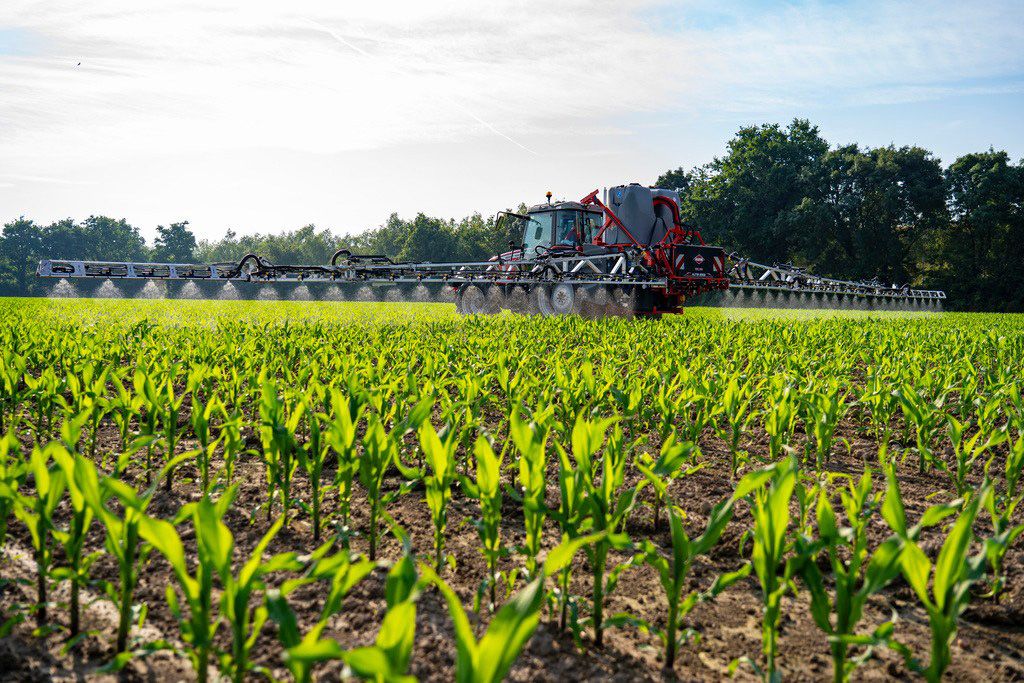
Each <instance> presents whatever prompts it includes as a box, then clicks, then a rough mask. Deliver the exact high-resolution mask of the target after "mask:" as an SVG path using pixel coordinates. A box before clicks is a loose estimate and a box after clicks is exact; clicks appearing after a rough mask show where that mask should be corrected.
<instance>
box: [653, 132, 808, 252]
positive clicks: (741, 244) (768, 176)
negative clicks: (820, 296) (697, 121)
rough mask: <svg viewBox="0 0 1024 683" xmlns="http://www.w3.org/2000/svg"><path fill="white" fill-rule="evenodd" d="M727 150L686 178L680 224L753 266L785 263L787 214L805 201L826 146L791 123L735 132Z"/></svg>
mask: <svg viewBox="0 0 1024 683" xmlns="http://www.w3.org/2000/svg"><path fill="white" fill-rule="evenodd" d="M728 149H729V151H728V154H726V155H725V156H724V157H722V158H718V157H716V158H715V159H714V161H712V162H711V163H709V164H707V165H705V166H702V167H700V168H697V169H694V171H693V172H692V173H691V174H689V185H688V187H689V191H688V192H687V194H686V195H685V198H684V199H683V206H682V207H681V208H682V214H683V218H684V220H688V221H690V222H693V223H696V224H697V226H698V227H699V228H700V229H701V230H702V232H703V233H704V237H705V239H708V240H709V241H710V242H713V243H718V244H722V245H726V246H727V247H728V248H729V249H735V250H738V251H739V252H741V253H742V254H744V255H745V256H748V257H750V258H753V259H755V260H758V261H761V262H765V261H767V262H768V263H771V262H773V261H787V260H789V259H790V258H791V255H792V253H793V251H794V249H793V247H794V246H795V245H796V244H798V243H799V241H800V240H799V238H798V236H797V235H795V234H794V231H793V228H794V226H793V210H794V209H795V208H796V207H797V206H798V205H799V204H800V203H801V202H802V201H803V199H804V197H806V196H808V194H809V190H810V188H809V186H808V180H809V177H810V171H811V170H812V169H813V168H814V167H815V166H816V164H818V163H819V161H820V160H821V158H822V157H823V156H825V154H826V153H827V152H828V143H827V142H826V141H825V140H824V139H822V137H821V136H820V135H819V134H818V128H817V127H816V126H812V125H811V124H810V123H809V122H808V121H806V120H804V119H794V120H793V122H792V123H791V124H790V125H789V127H788V128H783V127H781V126H780V125H779V124H770V125H769V124H765V125H761V126H747V127H744V128H741V129H740V130H739V132H738V133H736V136H735V137H734V138H733V139H732V140H730V141H729V143H728ZM677 173H678V171H673V172H670V173H667V174H666V176H663V177H664V178H666V180H669V179H671V178H673V177H677V176H675V175H674V174H677ZM661 180H662V178H659V183H660V182H661Z"/></svg>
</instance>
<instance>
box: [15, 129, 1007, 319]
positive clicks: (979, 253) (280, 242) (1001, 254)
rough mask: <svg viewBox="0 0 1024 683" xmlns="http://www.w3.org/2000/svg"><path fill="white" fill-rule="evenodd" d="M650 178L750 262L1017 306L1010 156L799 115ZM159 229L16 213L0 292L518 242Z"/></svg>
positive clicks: (463, 229) (312, 230)
mask: <svg viewBox="0 0 1024 683" xmlns="http://www.w3.org/2000/svg"><path fill="white" fill-rule="evenodd" d="M617 180H621V181H627V180H629V179H617ZM654 185H655V186H657V187H664V188H669V189H674V190H678V191H679V193H680V196H681V199H682V206H681V207H680V209H681V212H682V216H683V218H684V219H685V220H686V221H687V222H689V223H694V224H696V225H697V226H698V227H699V228H700V230H701V232H702V234H703V236H704V239H705V240H706V241H707V242H708V243H709V244H719V245H721V246H723V247H725V248H726V250H727V251H730V252H731V251H736V252H738V253H740V254H742V255H743V256H746V257H749V258H751V259H753V260H755V261H759V262H762V263H773V262H792V263H795V264H797V265H800V266H806V267H808V268H809V269H810V270H811V271H812V272H815V273H819V274H821V275H827V276H832V277H839V278H846V279H861V278H872V277H879V278H880V279H882V280H883V281H886V282H887V283H891V284H911V285H913V286H915V287H927V288H940V289H944V290H946V292H947V294H948V296H949V301H948V304H949V307H950V308H958V309H964V310H993V311H1024V281H1022V280H1020V279H1019V278H1017V277H1015V271H1016V266H1017V264H1019V263H1021V262H1022V260H1024V161H1018V162H1017V163H1016V164H1014V163H1013V161H1012V160H1011V159H1010V157H1009V155H1008V154H1007V153H1006V152H1003V151H996V150H993V149H989V150H988V151H986V152H976V153H970V154H965V155H963V156H961V157H960V158H959V159H956V160H955V161H953V163H951V164H950V165H949V166H947V167H945V168H944V167H943V165H942V163H941V161H940V160H939V159H937V158H935V156H934V155H933V154H932V153H931V152H929V151H928V150H926V149H922V148H921V147H916V146H902V147H897V146H895V145H889V146H887V147H877V148H870V147H863V146H861V145H858V144H855V143H850V144H843V145H838V146H832V145H830V144H829V143H828V142H827V141H826V140H825V139H824V138H823V137H822V136H821V133H820V131H819V130H818V128H817V127H816V126H814V125H812V124H811V123H810V122H809V121H807V120H804V119H794V120H793V121H792V122H791V123H790V124H789V125H787V126H782V125H780V124H764V125H759V126H744V127H742V128H740V129H739V131H737V133H736V135H735V136H733V138H732V139H730V140H729V141H728V143H727V146H726V153H725V154H724V156H722V157H716V158H714V159H712V160H711V161H710V162H708V163H706V164H704V165H702V166H697V167H695V168H692V169H690V170H685V169H684V168H682V167H678V168H675V169H670V170H668V171H666V172H665V173H663V174H662V175H661V176H659V177H658V178H657V180H656V181H655V183H654ZM524 209H525V207H520V211H522V210H524ZM156 232H157V236H156V239H155V240H154V243H153V245H152V246H151V247H150V246H147V245H146V243H145V240H144V239H143V238H142V235H141V234H140V232H139V229H138V228H137V227H135V226H133V225H131V224H129V223H128V222H127V221H126V220H125V219H123V218H121V219H115V218H110V217H106V216H89V217H88V218H86V219H85V220H83V221H81V222H77V221H75V220H74V219H71V218H67V219H63V220H60V221H56V222H54V223H51V224H49V225H39V224H37V223H35V222H34V221H32V220H31V219H29V218H26V217H24V216H19V217H18V218H15V219H12V220H11V221H10V222H8V223H6V224H5V225H4V226H3V231H2V233H0V294H7V295H11V294H14V295H26V294H28V295H31V294H41V293H44V292H45V287H44V286H43V285H42V284H41V283H38V282H37V281H36V280H35V278H34V277H32V275H33V272H34V269H35V266H36V263H37V262H38V260H39V259H41V258H69V259H70V258H73V259H82V260H111V261H145V260H152V261H166V262H178V263H187V262H194V263H217V262H227V261H238V260H239V259H241V258H242V256H244V255H245V254H247V253H256V254H259V255H261V256H263V257H264V258H267V259H268V260H270V261H271V262H273V263H280V264H288V263H310V264H315V263H326V262H328V261H329V260H330V258H331V256H332V254H333V253H334V252H335V251H336V250H337V249H348V250H350V251H352V252H353V253H363V254H383V255H385V256H388V257H389V258H392V259H394V260H401V261H433V262H443V261H477V260H486V259H488V258H490V257H491V256H493V255H494V254H498V253H501V252H503V251H506V250H507V249H508V244H509V241H510V240H512V241H515V242H518V241H519V240H520V239H521V238H522V236H521V235H518V234H508V233H507V232H506V231H504V230H499V229H498V227H497V225H496V222H495V218H494V217H488V218H485V217H483V216H481V215H480V214H479V213H475V214H472V215H470V216H466V217H464V218H462V219H459V220H456V219H451V218H438V217H433V216H427V215H425V214H423V213H418V214H416V215H415V216H414V217H412V218H402V217H400V216H399V215H398V214H391V216H389V217H388V219H387V220H386V221H385V222H384V223H383V224H382V225H380V226H379V227H376V228H372V229H369V230H366V231H364V232H360V233H357V234H344V235H338V234H335V233H333V232H332V231H331V230H328V229H324V228H317V227H316V226H314V225H306V226H304V227H301V228H298V229H294V230H284V231H281V232H276V233H268V234H250V235H239V234H238V233H237V232H235V231H234V230H232V229H231V228H228V229H226V230H225V233H224V237H223V238H221V239H218V240H199V241H198V242H197V241H196V238H195V236H194V234H193V233H192V231H191V230H190V228H189V223H188V221H184V220H183V221H180V222H176V223H171V224H170V225H169V226H166V227H165V226H162V225H161V226H157V228H156Z"/></svg>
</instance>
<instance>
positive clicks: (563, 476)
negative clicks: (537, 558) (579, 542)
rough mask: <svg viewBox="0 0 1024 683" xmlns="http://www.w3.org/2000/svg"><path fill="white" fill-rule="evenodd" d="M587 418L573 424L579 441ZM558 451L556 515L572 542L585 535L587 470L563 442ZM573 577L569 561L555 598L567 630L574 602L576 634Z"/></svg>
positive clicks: (579, 448)
mask: <svg viewBox="0 0 1024 683" xmlns="http://www.w3.org/2000/svg"><path fill="white" fill-rule="evenodd" d="M586 429H587V426H586V421H585V418H584V417H583V416H582V415H579V416H577V418H576V424H575V425H573V433H574V434H575V435H576V436H575V437H574V438H575V439H576V440H579V439H581V438H585V433H584V434H580V433H579V430H586ZM584 447H586V441H584V442H583V443H582V444H580V445H578V446H576V447H574V452H582V451H583V448H584ZM555 450H556V451H557V452H558V490H559V493H560V495H559V498H558V509H557V510H552V511H551V515H552V517H553V518H554V519H555V520H556V521H557V522H558V527H559V530H560V531H561V532H562V542H563V543H564V542H568V540H569V539H571V538H579V537H580V536H581V532H580V527H581V526H582V524H583V518H584V516H585V513H586V498H587V489H586V486H585V485H584V482H583V477H584V476H585V472H584V471H583V469H581V468H580V467H577V465H576V463H574V462H573V460H572V459H571V458H570V456H569V453H568V452H566V450H565V448H563V447H562V444H560V443H558V442H557V441H556V442H555ZM571 579H572V565H571V564H566V565H565V566H564V567H562V569H561V570H559V572H558V577H557V582H558V588H557V589H556V590H555V598H556V602H557V606H558V611H559V620H558V627H559V630H561V631H564V630H565V627H566V624H567V619H568V614H569V607H570V603H573V618H574V633H575V631H578V619H577V618H576V617H577V610H576V608H575V604H574V602H573V598H572V596H571V594H570V592H569V585H570V581H571Z"/></svg>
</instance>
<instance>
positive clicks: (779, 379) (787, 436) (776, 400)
mask: <svg viewBox="0 0 1024 683" xmlns="http://www.w3.org/2000/svg"><path fill="white" fill-rule="evenodd" d="M766 404H767V407H766V408H765V411H764V430H765V431H766V432H767V433H768V453H769V456H770V457H771V459H772V460H778V458H779V457H780V456H781V455H782V451H783V449H784V447H785V446H787V445H789V442H790V440H791V439H792V437H793V429H794V427H795V426H796V418H797V415H798V411H797V394H796V391H795V390H794V387H793V384H792V383H791V382H790V381H789V379H788V378H786V377H783V376H776V377H773V378H772V380H771V382H770V384H769V391H768V397H767V400H766Z"/></svg>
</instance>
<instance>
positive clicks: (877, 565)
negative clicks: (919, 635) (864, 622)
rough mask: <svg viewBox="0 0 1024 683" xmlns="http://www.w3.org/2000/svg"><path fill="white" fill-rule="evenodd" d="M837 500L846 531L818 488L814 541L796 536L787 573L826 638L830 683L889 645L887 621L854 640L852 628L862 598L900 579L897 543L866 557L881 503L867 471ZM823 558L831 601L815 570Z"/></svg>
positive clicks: (892, 541) (887, 543) (890, 542)
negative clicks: (855, 650) (805, 595)
mask: <svg viewBox="0 0 1024 683" xmlns="http://www.w3.org/2000/svg"><path fill="white" fill-rule="evenodd" d="M839 495H840V498H841V500H842V502H843V508H844V510H845V512H846V519H847V522H848V523H849V526H840V525H839V523H838V521H837V518H836V513H835V510H834V509H833V507H832V502H831V500H830V496H829V493H828V491H827V490H825V489H824V488H822V489H821V490H820V491H819V492H818V502H817V506H816V517H817V536H815V537H808V536H805V535H803V534H801V535H800V536H798V538H797V541H796V546H795V549H794V557H793V558H792V559H791V560H790V566H789V567H788V568H787V573H788V574H790V575H798V576H800V578H801V579H802V580H803V582H804V584H805V585H806V586H807V589H808V592H809V593H810V599H811V616H812V618H813V619H814V623H815V624H817V626H818V628H820V629H821V630H822V631H823V632H824V633H825V634H826V635H827V636H828V638H829V645H830V647H831V649H832V670H833V680H834V681H835V682H836V683H844V682H845V681H849V680H850V676H851V675H852V673H853V671H854V669H855V668H856V667H857V666H858V665H859V664H860V663H862V662H863V661H865V660H866V659H867V658H868V657H870V656H871V652H872V649H873V647H875V646H877V645H879V644H888V638H889V635H890V634H891V631H892V626H893V624H892V622H885V623H883V624H882V625H880V626H879V627H878V628H877V629H875V631H874V632H873V633H872V634H870V635H866V636H862V635H857V634H856V628H857V624H858V623H859V622H860V619H861V616H862V615H863V611H864V605H865V603H866V602H867V599H868V598H869V597H870V596H871V595H873V594H875V593H877V592H878V591H880V590H881V589H882V588H884V587H885V586H886V585H887V584H888V583H889V582H890V581H892V580H893V579H894V578H895V577H896V576H898V575H899V571H900V545H899V541H898V540H897V539H890V540H887V541H885V542H883V543H882V544H881V545H879V546H878V548H877V549H876V550H875V552H874V553H873V554H872V555H871V556H870V558H869V557H868V551H867V545H868V522H869V521H870V519H871V516H872V514H873V513H874V511H875V509H876V508H877V507H878V504H879V502H880V500H881V493H878V494H876V495H872V493H871V470H870V469H868V470H865V472H864V474H863V475H862V476H861V478H860V480H859V482H857V483H856V484H855V483H854V482H853V481H852V480H851V481H850V482H849V485H848V487H847V488H845V489H840V491H839ZM822 553H824V554H825V555H826V559H827V561H828V566H829V567H830V568H831V570H832V577H833V580H834V582H835V587H834V593H835V599H832V598H831V597H830V596H829V591H828V589H827V584H826V582H825V578H824V576H823V574H822V572H821V569H820V567H819V564H820V562H819V556H820V555H821V554H822ZM851 645H864V646H866V648H865V651H864V653H863V655H861V656H859V657H857V658H854V659H850V658H849V656H848V655H849V648H850V646H851Z"/></svg>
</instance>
